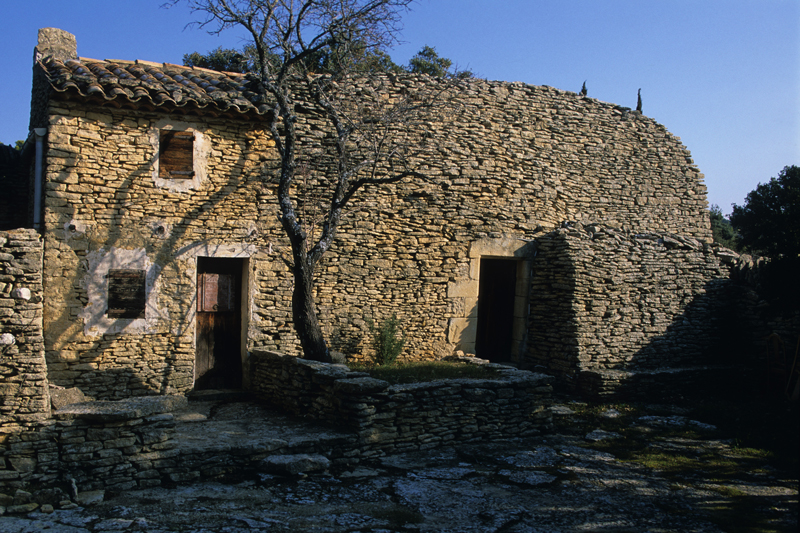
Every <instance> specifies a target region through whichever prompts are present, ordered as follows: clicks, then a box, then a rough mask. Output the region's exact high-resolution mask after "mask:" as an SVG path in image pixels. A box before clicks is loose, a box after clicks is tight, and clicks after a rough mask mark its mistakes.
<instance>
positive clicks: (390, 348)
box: [368, 313, 406, 366]
mask: <svg viewBox="0 0 800 533" xmlns="http://www.w3.org/2000/svg"><path fill="white" fill-rule="evenodd" d="M368 325H369V331H370V333H371V334H372V347H373V348H374V349H375V354H374V355H373V356H372V360H373V361H374V362H375V364H376V365H379V366H382V365H391V364H392V363H394V362H395V361H396V360H397V356H399V355H400V352H402V351H403V345H404V344H405V343H406V341H405V339H401V338H399V337H398V336H399V334H400V332H399V330H398V326H399V325H400V321H399V320H397V315H396V314H394V313H392V318H389V319H387V320H384V321H383V323H382V324H381V325H380V327H378V328H376V327H375V323H374V322H372V321H370V322H369V323H368Z"/></svg>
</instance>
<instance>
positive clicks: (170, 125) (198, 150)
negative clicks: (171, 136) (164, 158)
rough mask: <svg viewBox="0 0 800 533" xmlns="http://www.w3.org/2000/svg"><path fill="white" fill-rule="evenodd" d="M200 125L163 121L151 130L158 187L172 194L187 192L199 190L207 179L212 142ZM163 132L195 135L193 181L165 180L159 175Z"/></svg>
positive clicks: (153, 172)
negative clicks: (170, 131) (159, 156)
mask: <svg viewBox="0 0 800 533" xmlns="http://www.w3.org/2000/svg"><path fill="white" fill-rule="evenodd" d="M202 127H203V126H201V125H200V124H196V123H192V122H182V121H175V120H169V119H161V120H159V121H158V122H156V123H155V125H154V126H153V127H152V128H151V129H150V146H152V147H153V163H152V168H151V174H152V176H153V181H154V182H155V184H156V187H159V188H162V189H167V190H169V191H171V192H186V191H190V190H197V189H199V188H200V184H201V183H202V182H203V181H204V180H205V179H206V175H207V173H208V156H209V154H210V153H211V141H210V140H209V139H208V137H206V136H205V135H204V134H203V132H202V131H200V128H202ZM161 130H175V131H191V132H192V133H194V142H193V143H192V160H193V169H192V170H194V176H193V177H192V179H164V178H161V177H159V175H158V152H159V139H160V132H161Z"/></svg>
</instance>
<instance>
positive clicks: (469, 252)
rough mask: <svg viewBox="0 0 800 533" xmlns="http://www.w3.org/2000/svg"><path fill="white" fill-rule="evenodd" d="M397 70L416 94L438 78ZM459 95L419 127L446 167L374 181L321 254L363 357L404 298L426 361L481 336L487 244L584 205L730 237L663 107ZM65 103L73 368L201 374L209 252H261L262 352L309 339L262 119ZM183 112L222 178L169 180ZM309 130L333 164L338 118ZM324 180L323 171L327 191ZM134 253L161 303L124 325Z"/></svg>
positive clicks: (59, 197)
mask: <svg viewBox="0 0 800 533" xmlns="http://www.w3.org/2000/svg"><path fill="white" fill-rule="evenodd" d="M395 83H396V84H397V86H396V87H395V89H396V90H398V91H400V90H414V89H415V87H416V86H417V85H419V84H423V85H424V84H433V83H438V82H435V81H432V80H430V79H429V78H425V77H422V78H408V79H402V78H401V79H399V81H396V82H395ZM57 97H58V95H53V98H57ZM458 100H459V102H460V103H461V104H462V106H461V107H460V108H459V111H458V113H454V114H452V116H451V117H450V118H449V119H448V121H446V122H441V123H433V124H429V125H427V126H426V131H425V132H419V134H420V142H421V140H422V136H423V133H424V134H426V135H427V134H429V133H430V134H433V138H432V140H431V142H429V143H428V146H429V149H428V152H426V153H425V154H423V155H422V156H420V157H419V158H418V159H417V160H416V163H417V164H418V170H419V171H421V172H423V173H425V174H426V175H427V176H428V179H427V180H426V181H424V182H410V181H409V182H402V183H398V184H394V185H386V186H381V187H373V188H369V189H367V190H366V191H364V194H362V195H360V196H359V197H357V198H356V199H355V200H354V201H353V202H352V205H351V207H350V209H349V211H348V214H347V215H346V216H345V218H344V220H343V224H342V227H341V229H340V231H339V232H338V234H337V239H336V241H335V243H334V245H333V248H332V249H331V250H330V252H329V253H328V254H326V256H325V258H324V259H323V261H322V262H321V264H320V265H319V267H318V283H317V288H316V294H315V296H316V298H317V302H318V305H319V312H320V318H321V322H322V325H323V329H324V332H325V333H326V335H327V336H328V338H329V339H330V340H331V345H332V348H333V349H335V350H338V351H342V352H345V353H346V354H359V353H363V352H364V351H365V349H366V346H365V342H364V340H365V338H366V336H367V331H368V329H367V322H368V321H369V320H370V319H372V320H374V321H375V322H377V323H380V321H382V320H383V319H385V318H388V317H389V316H391V314H392V313H396V314H397V316H398V318H399V320H400V322H401V327H402V330H403V333H404V336H405V337H406V339H407V342H406V350H405V353H404V357H406V358H409V359H420V358H431V357H438V356H443V355H449V354H451V353H453V351H454V350H456V349H459V348H468V347H469V346H470V343H472V344H474V338H472V339H470V338H469V335H472V336H473V337H474V332H472V333H470V332H471V331H472V330H471V329H470V326H469V325H470V323H471V322H474V316H475V313H476V311H475V306H476V302H477V283H478V282H477V274H478V270H477V267H476V264H478V263H479V259H480V258H479V257H473V255H474V253H473V252H474V250H475V247H474V246H473V245H474V244H475V243H476V242H477V241H481V242H484V241H486V240H487V239H488V240H492V239H496V240H499V241H503V242H507V241H520V242H523V241H527V242H530V241H533V240H534V239H536V238H537V237H538V236H541V235H542V234H543V232H545V231H547V230H549V229H552V228H555V227H557V226H558V225H559V224H561V222H563V221H565V220H573V221H574V220H584V221H585V220H600V221H603V222H607V223H609V224H613V225H617V226H619V227H621V228H624V229H626V230H630V231H667V232H674V233H680V234H682V235H687V236H692V237H693V238H697V239H709V238H710V231H709V229H708V220H707V217H706V215H705V206H706V205H705V204H706V202H705V187H704V186H703V184H702V175H701V174H700V173H699V172H698V170H697V168H696V167H695V166H694V164H693V163H692V161H691V157H690V155H689V152H688V151H687V150H686V149H685V148H684V147H683V145H682V144H681V143H680V141H679V139H677V138H675V137H673V136H672V135H670V134H669V133H668V132H667V131H666V129H665V128H664V127H663V126H661V125H659V124H657V123H656V122H654V121H653V120H651V119H649V118H647V117H644V116H642V115H641V114H638V113H636V112H631V111H629V110H627V109H625V108H620V107H618V106H614V105H611V104H606V103H603V102H598V101H597V100H594V99H590V98H582V97H579V96H578V95H576V94H574V93H569V92H564V91H558V90H556V89H552V88H549V87H533V86H528V85H524V84H520V83H512V84H508V83H500V82H486V81H482V80H474V81H470V82H468V84H467V85H466V86H465V87H464V88H463V89H462V90H461V92H460V93H459V98H458ZM47 115H48V116H49V126H48V151H47V156H46V184H45V194H46V200H45V203H46V206H45V223H46V231H45V264H46V265H47V278H48V283H47V286H46V295H45V301H46V308H45V324H46V328H45V329H46V332H47V337H46V344H47V358H48V365H49V369H50V378H51V380H52V381H53V382H54V383H56V384H58V385H61V386H65V387H71V386H78V387H80V388H81V389H82V390H83V392H84V393H85V394H87V395H88V396H90V397H95V398H108V397H124V396H129V395H137V394H150V393H172V392H182V391H186V390H188V389H190V388H191V387H192V384H193V364H194V335H195V332H194V303H195V302H194V298H195V293H196V290H195V283H196V258H197V257H198V256H214V257H236V258H242V259H245V260H246V261H247V264H246V268H247V270H248V273H249V286H248V287H247V294H246V298H245V299H246V301H247V313H246V315H247V316H246V317H245V322H246V326H245V327H246V328H247V338H248V346H247V349H249V350H253V349H258V350H278V351H281V352H283V353H288V354H292V355H296V354H298V353H299V342H298V341H297V339H296V336H295V334H294V332H293V328H292V324H291V306H290V301H291V297H290V296H291V287H292V278H291V275H290V272H289V270H288V268H287V267H286V265H285V264H284V262H283V258H285V257H287V256H288V253H287V252H288V243H287V241H286V239H285V238H284V236H283V232H282V230H281V228H280V227H279V224H278V222H277V220H276V217H275V215H276V213H277V206H276V203H275V196H274V194H275V187H276V183H275V180H274V177H275V153H274V151H273V149H272V148H271V141H270V140H269V139H268V138H267V136H266V133H265V132H264V131H263V129H262V126H260V125H259V124H258V123H253V122H247V121H236V120H234V119H230V118H228V119H223V118H211V117H203V118H199V117H193V116H188V115H187V116H181V115H175V116H173V115H166V114H159V113H153V112H145V111H135V110H118V109H112V108H103V107H98V106H89V105H83V104H80V103H76V102H71V101H57V100H51V101H50V107H49V109H48V112H47ZM163 127H174V128H176V129H191V130H193V131H195V132H197V133H198V135H200V136H202V139H203V143H204V144H203V146H205V147H207V151H205V152H203V154H201V156H202V157H203V158H204V159H203V165H204V167H203V178H202V179H198V180H195V181H194V182H193V184H192V185H191V186H185V185H181V184H175V183H172V184H166V185H165V184H163V183H159V182H158V181H157V180H155V179H154V178H153V168H154V167H153V164H154V163H153V162H154V158H155V149H154V147H153V134H154V132H157V131H158V129H159V128H163ZM298 127H299V128H300V129H301V130H302V131H305V132H306V133H307V134H308V135H306V136H305V137H304V138H303V139H304V141H303V143H302V145H301V147H300V153H301V159H303V158H307V159H308V160H310V161H316V160H319V155H320V150H322V151H323V152H324V150H323V149H322V148H321V147H320V142H321V141H320V139H321V138H322V137H324V134H321V133H320V132H321V131H322V129H321V128H322V126H321V125H320V124H319V123H318V121H317V119H316V118H315V117H313V116H311V115H303V114H300V115H299V117H298ZM414 142H416V141H414V140H413V139H412V144H413V143H414ZM322 159H324V158H322ZM320 172H321V171H320ZM323 178H324V175H322V174H315V175H313V176H311V187H312V190H313V187H316V186H317V185H319V184H320V183H322V181H323ZM488 248H491V246H489V247H488ZM126 264H136V265H139V264H141V265H143V266H142V267H141V268H144V269H146V270H147V272H148V280H149V281H148V283H151V285H150V286H149V287H150V288H149V289H148V290H149V291H150V292H149V296H148V307H147V319H143V320H139V321H136V320H129V319H119V320H116V321H108V320H106V319H104V318H103V306H104V305H105V301H104V299H103V298H104V297H105V293H104V285H103V283H104V282H103V277H102V268H109V266H108V265H116V266H114V268H124V267H125V265H126ZM103 265H105V266H103ZM137 268H138V267H137ZM563 319H564V320H565V321H566V320H568V317H567V316H564V317H563ZM126 320H127V322H126ZM519 336H520V338H522V337H524V333H519ZM243 365H244V369H245V372H246V371H247V369H248V368H249V367H248V366H247V364H246V361H244V360H243Z"/></svg>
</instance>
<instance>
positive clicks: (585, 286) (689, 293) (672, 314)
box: [525, 224, 744, 395]
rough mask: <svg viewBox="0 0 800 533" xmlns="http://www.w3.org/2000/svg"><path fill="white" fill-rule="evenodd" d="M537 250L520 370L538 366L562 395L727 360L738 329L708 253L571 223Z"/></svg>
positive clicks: (603, 391) (667, 237) (609, 390)
mask: <svg viewBox="0 0 800 533" xmlns="http://www.w3.org/2000/svg"><path fill="white" fill-rule="evenodd" d="M537 248H538V255H537V257H536V259H535V260H534V274H533V278H532V283H531V314H530V320H529V337H530V339H531V341H530V344H529V350H528V352H527V358H526V361H525V365H526V366H528V367H543V368H544V370H545V371H546V372H549V373H552V374H555V375H556V376H557V377H558V378H559V381H560V382H561V385H562V386H564V387H565V388H567V389H569V390H574V391H579V392H582V393H586V394H589V395H598V394H600V395H608V394H613V393H615V391H617V390H619V389H620V387H621V385H620V384H621V383H623V382H626V381H629V380H630V377H631V373H632V372H635V373H637V374H638V375H640V376H643V375H645V374H650V375H655V374H664V375H666V374H665V373H669V374H675V371H676V369H678V368H690V367H691V368H695V367H699V366H708V365H715V364H730V363H731V362H732V361H731V357H730V356H731V351H732V350H734V349H735V347H736V346H737V345H739V341H738V340H737V339H736V336H735V335H734V334H733V333H735V334H737V335H738V334H739V332H741V331H744V330H743V329H742V328H741V327H737V326H736V313H737V312H736V309H735V307H733V306H732V305H731V303H730V302H729V300H730V298H729V296H728V295H727V287H729V285H730V283H731V282H730V280H729V271H728V269H727V267H725V266H724V265H722V264H721V262H720V260H719V258H718V257H717V254H716V251H715V249H714V248H713V247H710V246H708V245H704V244H703V243H700V242H698V241H696V240H694V239H692V238H685V237H680V236H677V235H673V234H665V233H661V234H655V233H653V234H643V233H636V234H634V233H632V232H624V231H620V230H615V229H612V228H607V227H602V226H599V225H590V226H586V227H584V226H582V225H580V224H575V225H573V226H572V227H567V228H562V229H559V230H556V231H554V232H552V233H550V234H548V235H546V236H544V237H542V238H540V239H539V240H538V241H537ZM726 328H728V330H729V332H728V333H725V331H726Z"/></svg>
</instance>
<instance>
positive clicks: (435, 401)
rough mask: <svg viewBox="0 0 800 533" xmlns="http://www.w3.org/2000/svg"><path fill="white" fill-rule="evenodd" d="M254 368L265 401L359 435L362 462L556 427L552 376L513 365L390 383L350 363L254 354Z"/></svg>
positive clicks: (258, 391)
mask: <svg viewBox="0 0 800 533" xmlns="http://www.w3.org/2000/svg"><path fill="white" fill-rule="evenodd" d="M251 363H252V366H253V368H252V375H253V376H254V379H253V391H254V392H255V393H256V394H257V395H258V396H259V397H261V398H262V399H264V400H266V401H268V402H270V403H272V404H274V405H278V406H280V407H283V408H284V409H286V410H288V411H290V412H292V413H294V414H298V415H303V416H309V417H313V418H316V419H318V420H321V421H325V422H328V423H331V424H334V425H336V426H338V427H346V428H350V429H353V430H355V431H356V432H357V434H358V436H359V442H360V448H361V451H360V453H361V455H362V457H367V456H369V455H373V454H381V453H386V452H390V451H399V450H406V449H409V450H411V449H425V448H433V447H436V446H440V445H443V444H446V443H449V442H452V443H462V442H471V441H479V440H486V439H493V438H509V437H518V436H524V435H532V434H538V433H541V432H544V431H547V430H549V429H550V427H551V424H552V419H551V414H550V411H549V410H548V409H546V407H547V405H548V404H549V403H550V395H551V392H552V386H551V382H552V378H551V377H550V376H545V375H543V374H535V373H533V372H528V371H524V370H517V369H515V368H511V367H505V366H501V365H491V367H492V368H494V369H496V370H497V371H498V376H497V377H496V378H492V379H452V380H442V381H433V382H427V383H413V384H407V385H389V384H388V383H387V382H385V381H383V380H379V379H374V378H370V377H369V376H368V375H366V374H365V373H363V372H353V371H350V370H349V369H348V368H347V367H345V366H344V365H329V364H325V363H317V362H315V361H307V360H304V359H299V358H296V357H293V356H287V355H282V354H279V353H276V352H254V353H252V354H251ZM354 453H358V451H355V452H354Z"/></svg>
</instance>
